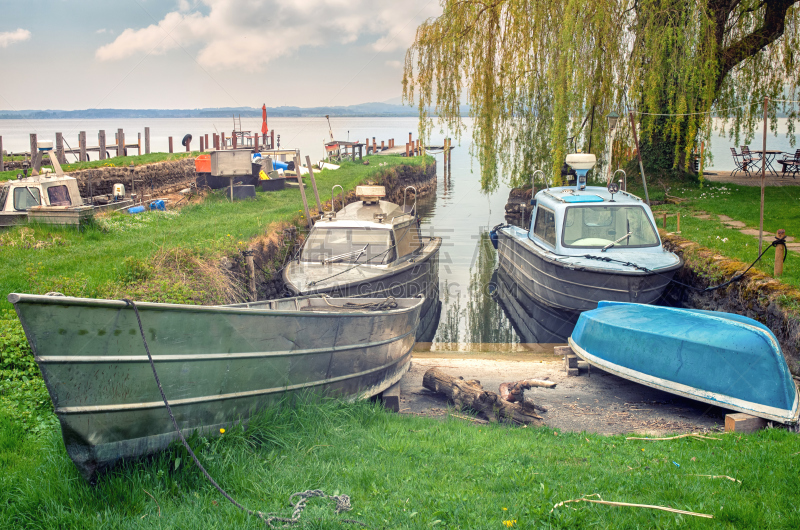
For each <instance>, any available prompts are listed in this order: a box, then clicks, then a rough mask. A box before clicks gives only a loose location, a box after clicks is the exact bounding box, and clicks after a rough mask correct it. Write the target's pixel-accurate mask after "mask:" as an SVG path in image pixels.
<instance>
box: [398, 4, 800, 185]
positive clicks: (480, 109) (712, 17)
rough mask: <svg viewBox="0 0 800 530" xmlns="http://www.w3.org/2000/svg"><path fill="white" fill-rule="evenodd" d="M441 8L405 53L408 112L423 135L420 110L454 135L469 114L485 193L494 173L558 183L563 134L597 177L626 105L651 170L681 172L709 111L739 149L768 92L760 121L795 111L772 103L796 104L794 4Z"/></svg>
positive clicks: (799, 43) (425, 122) (627, 137)
mask: <svg viewBox="0 0 800 530" xmlns="http://www.w3.org/2000/svg"><path fill="white" fill-rule="evenodd" d="M441 4H442V7H443V13H442V15H441V16H440V17H438V18H436V19H431V20H428V21H426V22H424V23H423V24H422V25H420V27H419V28H418V29H417V35H416V40H415V42H414V44H413V45H412V46H411V48H410V49H409V50H408V52H407V55H406V62H405V70H404V76H403V93H404V97H405V98H406V100H408V101H409V102H410V103H412V104H414V103H416V104H417V105H418V107H419V112H420V117H421V118H422V120H421V123H420V134H421V137H423V138H427V137H428V136H429V134H430V132H431V130H432V128H433V121H432V120H431V119H429V116H430V114H431V112H430V111H431V109H432V110H433V113H436V114H437V115H438V116H439V124H440V125H441V126H443V127H446V128H448V129H450V130H453V131H454V132H455V135H456V136H457V137H460V136H461V135H462V134H463V132H464V131H465V130H466V127H465V126H464V124H463V123H462V122H461V105H462V104H463V103H466V104H467V105H469V107H470V117H472V118H474V121H473V124H472V136H473V138H472V139H473V141H474V150H473V154H474V155H475V156H476V157H477V159H478V161H479V163H480V165H481V171H482V176H481V184H482V186H483V189H485V190H492V189H494V188H495V187H496V186H497V181H498V171H500V170H504V171H505V172H506V173H507V174H508V175H509V177H510V181H511V184H512V185H515V186H518V185H519V184H520V183H522V182H524V181H527V180H529V178H530V174H531V173H532V171H533V170H534V169H544V170H545V172H548V173H550V174H551V175H552V176H553V177H554V178H555V179H556V182H558V181H559V179H560V174H559V171H558V170H559V168H560V166H561V164H562V162H563V160H564V157H565V155H566V153H567V149H568V145H569V144H570V142H569V138H572V137H575V138H577V142H576V143H577V146H578V147H582V148H583V149H584V151H588V150H589V146H591V152H593V153H595V154H599V155H600V156H599V157H598V159H599V161H600V163H601V167H602V168H603V169H602V173H603V174H606V173H607V171H608V169H609V164H608V160H607V156H606V155H605V153H606V150H607V147H608V146H607V138H608V133H609V131H608V126H607V123H606V119H605V115H606V114H607V113H608V112H610V111H612V110H615V111H617V112H618V113H619V114H620V115H621V116H620V121H619V124H618V127H617V135H616V140H617V141H616V143H615V144H614V152H615V156H614V160H615V161H619V160H620V158H621V157H622V154H623V153H624V152H625V151H626V150H627V148H628V147H630V146H631V144H632V141H631V140H632V138H631V134H630V133H631V131H630V123H629V120H628V119H627V118H628V116H627V114H628V110H631V111H633V112H634V113H635V114H636V121H637V122H638V123H637V127H638V128H639V129H640V136H641V138H640V142H641V143H642V145H643V146H644V145H647V144H664V145H663V146H661V147H659V150H662V151H664V152H658V153H655V152H651V153H648V156H650V155H655V158H654V159H653V160H650V161H648V164H649V165H650V166H651V167H652V168H653V169H654V170H656V171H657V172H658V173H659V174H660V173H662V172H663V171H665V170H668V169H669V168H672V167H675V168H683V169H686V168H688V164H689V163H690V162H691V155H692V153H693V152H694V151H695V150H696V146H697V144H698V143H699V140H701V139H705V140H707V141H708V140H709V139H710V137H711V131H712V128H713V125H714V124H713V123H712V121H711V120H710V119H709V117H710V114H709V113H710V111H712V109H714V110H715V113H714V115H715V116H718V117H722V118H724V119H725V120H723V121H722V122H721V123H720V124H719V125H720V126H721V127H722V128H723V129H725V128H726V127H728V128H729V131H730V134H731V136H732V137H735V138H736V139H737V143H738V139H739V135H740V133H741V131H743V130H745V131H752V130H754V126H755V123H756V121H757V120H758V117H759V116H760V112H761V110H760V109H761V106H762V101H763V98H764V96H769V97H770V98H772V99H771V102H770V104H769V112H770V114H771V115H772V116H773V117H774V116H775V113H776V112H777V109H779V108H782V109H783V110H784V112H786V113H787V114H788V116H789V130H788V134H789V136H790V137H792V135H793V134H794V122H795V119H796V118H797V111H796V108H797V107H796V104H795V103H790V102H787V103H784V102H779V101H775V99H776V98H777V99H781V98H783V99H788V100H798V99H800V89H799V87H798V81H800V68H797V64H796V56H797V50H798V49H800V34H798V28H800V24H798V22H799V21H800V8H798V7H797V6H796V2H795V1H794V0H773V1H769V2H761V1H760V0H744V1H741V2H716V1H712V0H700V1H698V2H689V1H686V0H599V1H587V0H567V1H563V0H497V1H495V2H492V3H485V2H482V1H479V0H442V1H441ZM663 114H668V115H669V116H661V115H663ZM773 127H777V123H776V122H775V121H773ZM748 136H749V134H748ZM792 141H794V140H793V139H792ZM707 153H708V154H710V151H707Z"/></svg>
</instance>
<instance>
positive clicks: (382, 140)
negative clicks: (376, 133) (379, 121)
mask: <svg viewBox="0 0 800 530" xmlns="http://www.w3.org/2000/svg"><path fill="white" fill-rule="evenodd" d="M381 151H383V140H381Z"/></svg>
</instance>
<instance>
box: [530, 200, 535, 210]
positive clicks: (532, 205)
mask: <svg viewBox="0 0 800 530" xmlns="http://www.w3.org/2000/svg"><path fill="white" fill-rule="evenodd" d="M534 208H536V199H531V210H533V209H534Z"/></svg>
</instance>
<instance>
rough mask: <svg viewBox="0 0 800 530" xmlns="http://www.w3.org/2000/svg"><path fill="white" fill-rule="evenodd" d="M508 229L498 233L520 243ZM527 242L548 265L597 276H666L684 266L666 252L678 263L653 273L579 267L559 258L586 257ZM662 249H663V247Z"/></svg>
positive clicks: (679, 258) (505, 228)
mask: <svg viewBox="0 0 800 530" xmlns="http://www.w3.org/2000/svg"><path fill="white" fill-rule="evenodd" d="M508 228H509V227H504V228H501V229H500V230H498V233H501V234H503V235H504V236H506V237H507V238H508V239H511V240H513V241H519V238H516V237H514V236H513V235H512V234H508V233H506V232H505V231H506V230H507V229H508ZM526 241H530V242H531V243H532V244H533V250H540V251H543V252H536V254H537V256H539V258H540V259H541V260H543V261H545V262H547V263H550V264H553V265H557V266H559V267H563V268H565V269H569V270H582V271H586V272H594V273H597V274H615V275H619V274H622V275H626V276H656V275H664V274H668V273H670V272H674V271H677V270H678V269H680V268H681V267H683V265H684V261H683V258H681V257H680V256H679V255H677V254H675V253H674V252H665V253H669V254H672V255H673V256H675V257H676V258H678V263H676V264H674V265H669V266H666V267H663V268H659V269H651V268H650V267H647V268H648V269H649V270H650V271H651V272H645V271H640V270H638V269H633V270H625V269H606V268H598V267H596V266H592V265H577V264H571V263H567V262H566V261H564V260H562V259H558V258H583V257H584V256H570V255H568V254H557V253H555V252H553V251H552V250H549V249H546V248H544V247H542V246H540V245H539V244H538V243H537V242H536V241H534V240H533V239H530V238H527V239H526ZM498 244H499V243H498ZM662 248H663V246H662ZM618 250H624V249H618ZM517 254H518V253H517ZM548 254H552V255H553V256H556V258H552V257H550V256H548ZM587 254H588V253H587ZM670 281H671V280H670Z"/></svg>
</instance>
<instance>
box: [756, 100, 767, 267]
mask: <svg viewBox="0 0 800 530" xmlns="http://www.w3.org/2000/svg"><path fill="white" fill-rule="evenodd" d="M768 101H769V98H768V97H766V96H765V97H764V147H763V151H762V153H761V213H760V214H759V216H758V255H759V256H760V255H761V246H762V245H763V243H764V186H765V185H766V179H767V102H768Z"/></svg>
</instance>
